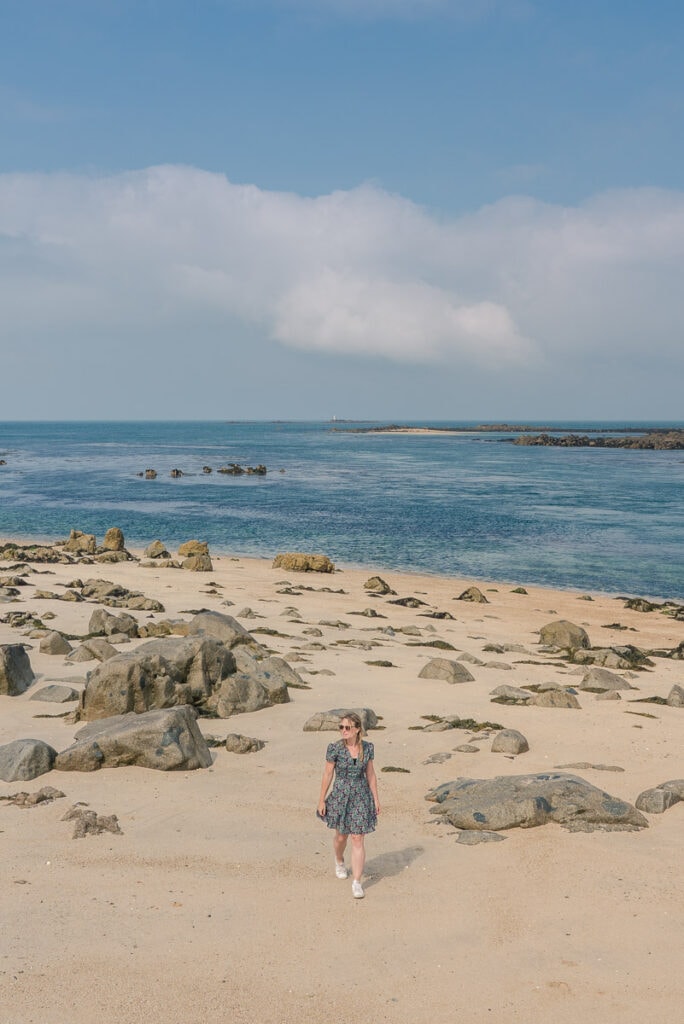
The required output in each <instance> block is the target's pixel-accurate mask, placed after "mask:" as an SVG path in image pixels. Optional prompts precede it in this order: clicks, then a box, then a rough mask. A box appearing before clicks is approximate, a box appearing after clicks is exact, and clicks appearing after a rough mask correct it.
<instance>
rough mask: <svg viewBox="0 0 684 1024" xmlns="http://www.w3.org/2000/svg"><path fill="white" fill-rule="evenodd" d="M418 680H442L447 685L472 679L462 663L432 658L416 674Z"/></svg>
mask: <svg viewBox="0 0 684 1024" xmlns="http://www.w3.org/2000/svg"><path fill="white" fill-rule="evenodd" d="M418 678H419V679H444V680H446V682H447V683H466V682H470V681H471V680H472V679H474V676H473V675H472V674H471V673H470V672H469V671H468V669H467V668H466V667H465V665H464V664H463V662H461V661H449V659H448V658H432V660H431V661H428V663H427V664H426V665H423V667H422V669H421V670H420V672H419V673H418Z"/></svg>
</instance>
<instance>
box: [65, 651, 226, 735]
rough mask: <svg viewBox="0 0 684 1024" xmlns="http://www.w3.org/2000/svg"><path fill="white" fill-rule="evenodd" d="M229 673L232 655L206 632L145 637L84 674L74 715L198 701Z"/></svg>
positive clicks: (116, 712)
mask: <svg viewBox="0 0 684 1024" xmlns="http://www.w3.org/2000/svg"><path fill="white" fill-rule="evenodd" d="M233 672H235V659H234V658H233V655H232V654H231V653H230V651H229V650H228V649H227V648H226V647H224V646H223V644H220V643H219V642H218V641H217V640H214V639H213V638H211V637H206V636H194V637H165V638H163V639H160V640H148V641H147V643H144V644H142V645H141V646H140V647H138V648H137V649H136V650H133V651H129V652H126V653H123V654H117V655H116V656H115V657H113V658H110V659H109V660H108V661H105V662H103V663H102V664H100V665H98V666H97V668H95V669H94V670H93V671H92V672H90V673H89V675H88V681H87V683H86V687H85V690H84V691H83V693H82V694H81V703H80V707H79V715H80V717H81V718H82V719H85V720H86V721H92V720H93V719H99V718H108V717H111V716H112V715H122V714H127V713H128V712H130V711H135V712H137V713H142V712H145V711H149V710H152V709H155V708H170V707H175V706H176V705H180V704H202V703H204V702H205V701H206V700H207V699H208V698H210V697H211V696H212V694H213V692H214V690H217V689H218V688H219V686H220V684H221V683H222V682H223V680H224V679H226V678H227V677H228V676H229V675H231V674H232V673H233Z"/></svg>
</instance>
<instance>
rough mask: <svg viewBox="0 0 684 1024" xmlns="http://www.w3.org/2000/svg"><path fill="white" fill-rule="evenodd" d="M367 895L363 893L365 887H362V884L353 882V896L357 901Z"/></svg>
mask: <svg viewBox="0 0 684 1024" xmlns="http://www.w3.org/2000/svg"><path fill="white" fill-rule="evenodd" d="M365 895H366V894H365V892H364V891H363V886H362V885H361V883H360V882H357V881H353V882H352V896H353V897H354V899H355V900H362V899H363V897H364V896H365Z"/></svg>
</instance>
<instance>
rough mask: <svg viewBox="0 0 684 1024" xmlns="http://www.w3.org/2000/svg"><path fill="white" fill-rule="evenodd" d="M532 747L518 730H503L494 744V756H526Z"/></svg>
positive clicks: (496, 737) (495, 738)
mask: <svg viewBox="0 0 684 1024" xmlns="http://www.w3.org/2000/svg"><path fill="white" fill-rule="evenodd" d="M529 749H530V745H529V743H528V742H527V740H526V739H525V737H524V736H523V734H522V733H521V732H518V730H517V729H502V730H501V732H498V733H497V734H496V736H495V737H494V741H493V742H492V753H493V754H525V753H527V751H528V750H529Z"/></svg>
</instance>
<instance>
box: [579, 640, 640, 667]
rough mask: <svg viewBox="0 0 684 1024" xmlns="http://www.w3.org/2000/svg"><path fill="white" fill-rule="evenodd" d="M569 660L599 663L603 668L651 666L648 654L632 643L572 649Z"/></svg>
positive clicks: (590, 663)
mask: <svg viewBox="0 0 684 1024" xmlns="http://www.w3.org/2000/svg"><path fill="white" fill-rule="evenodd" d="M571 660H572V661H574V662H575V664H576V665H601V666H603V667H604V668H614V669H640V668H644V667H652V666H653V662H652V661H651V659H650V658H649V657H648V655H647V654H646V653H645V652H644V651H640V650H639V648H638V647H634V646H633V645H632V644H624V645H622V646H619V647H592V648H590V649H589V650H576V651H572V652H571Z"/></svg>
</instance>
